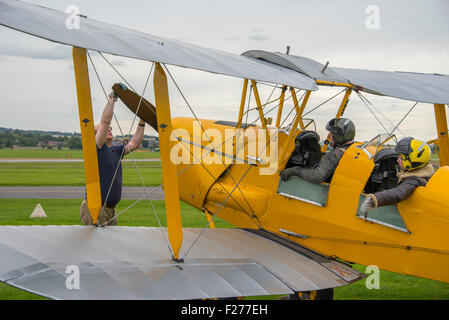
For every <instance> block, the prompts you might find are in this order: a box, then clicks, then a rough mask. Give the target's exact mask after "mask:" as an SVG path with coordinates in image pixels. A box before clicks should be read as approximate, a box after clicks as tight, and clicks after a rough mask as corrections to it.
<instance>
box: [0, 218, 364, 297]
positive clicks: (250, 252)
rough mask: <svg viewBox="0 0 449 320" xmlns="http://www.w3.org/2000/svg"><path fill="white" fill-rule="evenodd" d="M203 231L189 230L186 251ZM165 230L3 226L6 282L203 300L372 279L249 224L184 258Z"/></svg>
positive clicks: (88, 293) (211, 237)
mask: <svg viewBox="0 0 449 320" xmlns="http://www.w3.org/2000/svg"><path fill="white" fill-rule="evenodd" d="M201 231H202V230H201V229H184V230H183V235H184V245H183V246H184V247H183V248H182V250H181V256H182V255H183V252H185V251H186V247H185V246H190V244H191V243H193V241H194V239H195V238H196V237H197V235H198V234H199V233H200V232H201ZM165 232H166V229H165V228H163V229H160V228H143V227H107V228H96V227H90V226H0V281H3V282H6V283H7V284H10V285H12V286H15V287H18V288H21V289H24V290H27V291H30V292H33V293H36V294H39V295H42V296H46V297H50V298H54V299H201V298H218V297H237V296H254V295H274V294H291V293H293V292H295V291H310V290H318V289H325V288H331V287H337V286H342V285H346V284H348V283H350V282H353V281H357V280H359V279H361V278H363V277H364V275H363V274H361V273H359V272H358V271H356V270H353V269H352V268H350V267H348V266H346V265H344V264H341V263H339V262H336V261H334V260H330V259H327V258H325V257H322V256H320V255H318V254H316V253H314V252H312V251H310V250H307V249H305V248H302V247H300V246H298V245H296V244H293V243H290V242H288V241H287V242H288V243H287V244H285V243H284V244H281V243H280V242H277V241H273V240H269V239H267V238H265V237H263V236H261V235H259V234H256V233H253V232H248V231H245V230H242V229H206V230H205V232H204V233H203V235H202V237H201V238H200V239H199V240H198V241H197V242H196V244H195V246H194V247H193V248H192V250H191V251H190V252H189V254H188V255H187V257H186V258H185V261H184V263H176V262H174V261H173V260H172V259H171V255H170V253H169V250H168V248H167V244H166V242H165V241H164V237H163V234H162V233H165ZM275 237H276V236H275ZM283 241H286V240H283ZM75 269H78V270H79V287H78V288H75V289H73V288H72V287H71V286H70V285H71V284H74V283H75V281H72V280H75V278H74V277H75V276H77V275H76V274H75V271H74V270H75ZM67 283H68V285H67Z"/></svg>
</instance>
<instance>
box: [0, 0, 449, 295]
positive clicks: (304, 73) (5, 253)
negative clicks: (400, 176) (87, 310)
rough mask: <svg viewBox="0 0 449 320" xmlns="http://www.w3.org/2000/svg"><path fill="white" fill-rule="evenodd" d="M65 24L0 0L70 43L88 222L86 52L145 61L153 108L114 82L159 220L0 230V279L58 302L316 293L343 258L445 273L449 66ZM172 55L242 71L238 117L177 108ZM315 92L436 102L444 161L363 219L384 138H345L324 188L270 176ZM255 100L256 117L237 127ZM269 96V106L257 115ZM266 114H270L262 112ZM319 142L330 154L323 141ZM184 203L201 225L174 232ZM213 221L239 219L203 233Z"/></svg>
mask: <svg viewBox="0 0 449 320" xmlns="http://www.w3.org/2000/svg"><path fill="white" fill-rule="evenodd" d="M66 18H67V16H66V15H65V14H64V13H61V12H58V11H55V10H51V9H48V8H44V7H39V6H34V5H30V4H27V3H23V2H20V1H11V0H0V24H1V25H4V26H6V27H9V28H12V29H15V30H18V31H21V32H25V33H28V34H31V35H34V36H37V37H41V38H44V39H47V40H50V41H54V42H57V43H61V44H65V45H70V46H73V63H74V71H75V78H76V90H77V97H78V106H79V114H80V127H81V135H82V142H83V154H84V166H85V173H86V190H87V200H88V205H89V209H90V211H91V214H92V219H93V221H94V222H97V220H98V217H99V215H100V214H101V206H102V204H101V194H100V182H99V175H98V164H97V157H96V146H95V139H94V126H93V112H92V102H91V92H90V83H89V72H88V71H89V70H88V61H89V59H88V58H90V55H89V51H94V52H99V53H100V54H101V53H108V54H113V55H120V56H124V57H131V58H136V59H140V60H146V61H151V62H153V63H154V68H152V71H153V70H154V74H153V85H154V95H155V102H154V105H153V104H152V103H151V102H149V101H147V100H146V99H145V98H144V97H143V95H144V94H143V93H142V94H139V93H136V92H135V91H134V90H133V89H132V87H131V86H130V85H129V84H127V85H123V84H120V83H117V84H115V85H114V87H113V88H114V91H115V92H116V93H117V94H118V95H119V97H120V99H121V100H122V101H123V103H124V104H125V105H126V106H127V107H128V108H129V109H130V110H131V111H132V112H133V113H135V114H136V115H137V116H139V117H141V118H142V119H144V120H145V121H146V122H147V123H148V124H149V125H150V126H152V127H153V128H154V129H155V130H157V131H158V133H159V141H160V148H161V161H162V173H163V187H164V193H165V205H166V213H167V228H161V227H159V228H131V227H105V228H98V227H90V226H89V227H88V226H31V227H25V226H1V227H0V280H1V281H3V282H6V283H8V284H10V285H13V286H16V287H19V288H23V289H25V290H28V291H31V292H35V293H38V294H40V295H43V296H47V297H52V298H57V299H200V298H224V297H239V296H252V295H273V294H290V295H296V294H298V293H304V292H307V293H308V294H309V296H310V293H311V292H312V293H313V296H315V297H318V298H319V297H321V298H324V297H330V296H331V295H332V289H333V288H334V287H338V286H342V285H347V284H349V283H352V282H355V281H358V280H360V279H362V278H364V275H363V274H361V273H360V272H358V271H356V270H354V269H352V268H351V267H350V266H349V265H348V264H346V263H344V262H354V263H360V264H365V265H376V266H378V267H379V268H381V269H385V270H390V271H394V272H398V273H402V274H408V275H416V276H420V277H425V278H430V279H435V280H438V281H444V282H449V275H448V273H447V270H448V269H449V235H448V233H447V229H448V228H449V206H448V204H447V201H446V199H447V198H448V197H449V189H447V183H448V182H449V167H448V165H449V138H448V127H447V118H446V106H445V104H447V103H448V102H449V90H448V88H449V76H447V75H439V74H417V73H408V72H383V71H370V70H360V69H344V68H333V67H332V68H331V67H329V66H328V65H327V64H326V65H322V64H320V63H318V62H316V61H314V60H311V59H308V58H304V57H299V56H293V55H288V54H281V53H271V52H265V51H257V50H254V51H248V52H245V53H243V54H242V55H234V54H230V53H226V52H222V51H218V50H213V49H206V48H202V47H198V46H195V45H192V44H186V43H182V42H179V41H173V40H169V39H165V38H162V37H156V36H152V35H148V34H144V33H141V32H138V31H134V30H130V29H126V28H122V27H118V26H114V25H110V24H105V23H102V22H99V21H95V20H92V19H88V18H87V17H85V16H82V15H80V16H79V18H80V27H79V28H76V29H69V28H66V27H65V20H66ZM167 65H174V66H180V67H185V68H190V69H196V70H202V71H207V72H212V73H217V74H222V75H228V76H232V77H238V78H241V79H243V89H242V95H241V104H240V109H239V114H238V115H236V119H235V120H236V121H235V122H230V121H223V120H210V119H200V118H198V117H197V116H196V114H195V112H194V111H193V109H192V108H191V106H190V105H189V103H188V101H187V100H186V103H187V105H188V107H189V108H190V110H191V111H192V118H186V117H183V118H179V117H178V118H172V117H171V112H170V99H169V90H168V88H169V86H168V82H169V79H171V80H172V81H173V83H174V84H175V87H176V88H177V89H179V91H180V87H179V85H178V84H177V83H176V82H175V80H174V78H173V77H172V75H171V73H170V72H169V70H168V68H167ZM152 71H150V73H151V72H152ZM167 75H168V76H167ZM97 76H98V74H97ZM149 77H150V75H149ZM125 82H126V80H125ZM261 84H271V85H272V86H273V93H276V94H277V93H279V95H278V97H276V98H273V99H272V101H269V102H267V103H265V104H263V103H262V102H261V97H260V94H259V89H258V86H260V85H261ZM326 86H334V87H341V88H342V91H341V93H343V92H344V96H343V99H342V101H341V104H340V106H339V108H338V110H337V111H336V115H335V117H337V118H339V117H342V116H343V114H344V111H345V108H346V106H347V104H348V101H349V98H350V96H351V94H357V95H359V96H360V97H361V98H362V99H363V96H362V95H361V94H362V93H365V92H366V93H369V94H377V95H384V96H390V97H394V98H399V99H405V100H410V101H415V102H416V103H415V105H414V106H413V107H415V106H416V104H417V103H418V102H419V103H429V104H433V105H434V111H435V119H436V127H437V139H436V140H435V141H434V144H435V145H437V150H438V152H439V160H440V167H439V169H438V170H437V171H436V172H435V174H434V175H433V177H432V178H431V179H430V181H429V182H428V183H427V185H426V186H425V187H419V188H418V189H417V190H416V191H415V192H414V193H413V195H412V196H411V197H410V198H409V199H407V200H405V201H403V202H402V203H399V204H398V205H397V206H386V207H381V208H378V209H376V210H374V211H373V212H371V213H370V214H369V215H368V216H367V217H365V216H364V215H363V214H361V212H360V210H359V206H360V204H361V202H362V201H363V200H364V198H365V195H366V193H371V192H375V191H379V190H384V189H387V188H391V187H392V186H394V185H395V183H396V180H395V179H396V178H395V177H396V176H395V174H396V168H395V165H394V162H395V159H394V154H393V153H392V152H391V149H388V148H386V147H385V144H386V142H387V141H392V138H393V137H394V133H393V132H387V134H386V135H385V136H382V135H381V136H378V137H376V138H375V139H373V140H371V141H369V142H368V143H359V142H356V143H354V144H352V145H351V147H350V148H349V149H348V150H347V151H346V152H345V153H344V155H343V158H342V159H341V161H340V162H339V165H338V167H337V169H336V171H335V173H334V174H333V177H332V179H331V181H329V182H328V183H322V184H313V183H310V182H307V181H304V180H302V179H300V178H296V177H293V178H291V179H290V180H288V181H282V180H281V179H280V176H279V173H280V171H282V170H283V169H284V168H285V167H286V166H287V163H288V162H289V159H290V157H291V155H292V152H293V151H294V148H295V138H296V137H297V136H298V134H299V133H301V132H304V131H305V130H311V128H312V125H313V124H314V121H313V120H311V119H307V118H306V113H305V110H306V107H307V103H308V100H309V97H310V96H311V94H312V93H313V91H316V90H318V89H319V88H321V87H326ZM299 91H301V92H302V97H298V92H299ZM180 92H181V91H180ZM181 94H182V92H181ZM182 96H183V97H184V95H182ZM251 97H253V99H254V102H255V106H254V107H253V110H254V111H257V112H258V115H259V118H258V119H257V121H254V122H251V123H248V121H247V120H246V117H247V114H248V112H249V111H250V110H251V109H250V106H249V100H250V98H251ZM290 99H291V101H292V103H293V108H292V109H291V111H290V113H289V115H291V114H293V121H291V122H290V123H286V122H288V121H286V120H287V119H288V116H284V114H285V112H283V111H284V110H283V108H284V105H285V102H286V101H287V100H290ZM362 101H365V102H367V101H366V100H362ZM270 104H272V105H273V104H274V106H275V107H274V108H272V109H270V110H267V109H268V106H269V105H270ZM276 109H277V117H276V119H275V120H274V121H273V119H271V118H269V117H268V116H267V113H268V112H270V111H272V110H276ZM320 147H321V148H322V149H321V151H322V152H326V149H327V145H326V144H323V145H322V146H320ZM147 196H148V192H147ZM148 198H149V197H148ZM180 200H182V201H184V202H186V203H188V204H190V205H191V206H193V207H195V208H197V209H199V210H202V211H203V212H204V213H205V215H206V218H207V227H206V228H202V229H201V228H183V227H182V221H181V213H180ZM216 216H218V217H220V218H222V219H224V220H226V221H228V222H230V223H231V224H232V225H234V226H235V228H233V229H219V228H214V218H215V217H216ZM68 266H76V267H77V268H78V269H79V273H80V276H81V283H80V286H79V288H77V290H69V289H68V288H67V286H66V277H67V268H68Z"/></svg>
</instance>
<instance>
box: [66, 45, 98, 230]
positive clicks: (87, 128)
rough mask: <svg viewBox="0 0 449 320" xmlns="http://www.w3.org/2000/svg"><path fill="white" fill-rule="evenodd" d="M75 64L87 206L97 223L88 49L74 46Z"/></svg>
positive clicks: (96, 169)
mask: <svg viewBox="0 0 449 320" xmlns="http://www.w3.org/2000/svg"><path fill="white" fill-rule="evenodd" d="M73 66H74V71H75V81H76V93H77V97H78V110H79V118H80V127H81V142H82V144H83V159H84V173H85V176H86V193H87V206H88V207H89V211H90V215H91V217H92V221H93V222H94V223H97V221H98V215H99V213H100V210H101V189H100V174H99V170H98V158H97V146H96V142H95V129H94V120H93V112H92V99H91V94H90V83H89V69H88V66H87V57H86V49H84V48H77V47H73Z"/></svg>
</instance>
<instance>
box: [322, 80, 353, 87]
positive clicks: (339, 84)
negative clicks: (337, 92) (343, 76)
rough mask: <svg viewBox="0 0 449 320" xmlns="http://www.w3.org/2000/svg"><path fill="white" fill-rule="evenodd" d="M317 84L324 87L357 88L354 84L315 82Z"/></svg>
mask: <svg viewBox="0 0 449 320" xmlns="http://www.w3.org/2000/svg"><path fill="white" fill-rule="evenodd" d="M315 83H316V84H317V85H322V86H331V87H346V88H355V87H354V85H352V84H349V83H342V82H334V81H322V80H315Z"/></svg>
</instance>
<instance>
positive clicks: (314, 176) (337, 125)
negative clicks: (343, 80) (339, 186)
mask: <svg viewBox="0 0 449 320" xmlns="http://www.w3.org/2000/svg"><path fill="white" fill-rule="evenodd" d="M326 130H328V131H329V135H328V139H329V140H328V141H329V145H330V146H331V147H332V148H333V150H332V151H330V152H328V153H326V154H324V155H323V157H321V159H320V161H319V162H317V163H315V164H314V165H313V166H312V167H306V166H301V165H296V166H293V167H290V168H289V167H288V166H286V167H287V168H286V169H284V170H283V171H282V172H281V173H280V175H281V179H282V180H283V181H287V180H288V179H289V178H290V177H291V176H297V177H300V178H302V179H304V180H307V181H310V182H312V183H321V182H324V181H328V180H330V178H331V177H332V175H333V173H334V171H335V169H336V168H337V165H338V162H339V161H340V159H341V157H342V156H343V154H344V152H345V151H346V149H347V148H349V146H350V145H351V144H352V143H353V142H354V137H355V125H354V123H353V122H352V121H351V120H349V119H346V118H334V119H332V120H330V121H329V122H328V123H327V125H326ZM298 136H299V135H298Z"/></svg>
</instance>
